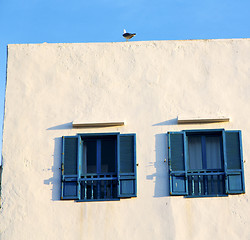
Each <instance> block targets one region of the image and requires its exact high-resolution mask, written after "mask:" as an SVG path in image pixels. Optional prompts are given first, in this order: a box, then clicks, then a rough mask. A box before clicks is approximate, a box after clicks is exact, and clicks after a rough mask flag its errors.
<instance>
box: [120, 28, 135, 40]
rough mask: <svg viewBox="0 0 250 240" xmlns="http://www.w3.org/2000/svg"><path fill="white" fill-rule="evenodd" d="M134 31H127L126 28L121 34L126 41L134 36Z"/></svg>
mask: <svg viewBox="0 0 250 240" xmlns="http://www.w3.org/2000/svg"><path fill="white" fill-rule="evenodd" d="M135 35H136V33H127V32H126V30H125V29H124V30H123V34H122V36H123V37H124V38H126V41H128V40H129V39H130V38H132V37H134V36H135Z"/></svg>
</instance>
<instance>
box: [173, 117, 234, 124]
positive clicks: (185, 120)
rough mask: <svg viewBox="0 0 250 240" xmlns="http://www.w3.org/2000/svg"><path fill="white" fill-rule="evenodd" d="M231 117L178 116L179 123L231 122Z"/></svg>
mask: <svg viewBox="0 0 250 240" xmlns="http://www.w3.org/2000/svg"><path fill="white" fill-rule="evenodd" d="M229 121H230V118H229V117H220V118H180V117H178V124H199V123H200V124H201V123H221V122H229Z"/></svg>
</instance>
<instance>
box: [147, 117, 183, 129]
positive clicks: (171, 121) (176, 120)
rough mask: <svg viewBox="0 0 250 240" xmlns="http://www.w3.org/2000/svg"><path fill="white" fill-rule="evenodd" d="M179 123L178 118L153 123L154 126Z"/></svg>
mask: <svg viewBox="0 0 250 240" xmlns="http://www.w3.org/2000/svg"><path fill="white" fill-rule="evenodd" d="M177 124H178V118H172V119H169V120H167V121H164V122H159V123H156V124H153V125H152V126H153V127H155V126H165V125H177Z"/></svg>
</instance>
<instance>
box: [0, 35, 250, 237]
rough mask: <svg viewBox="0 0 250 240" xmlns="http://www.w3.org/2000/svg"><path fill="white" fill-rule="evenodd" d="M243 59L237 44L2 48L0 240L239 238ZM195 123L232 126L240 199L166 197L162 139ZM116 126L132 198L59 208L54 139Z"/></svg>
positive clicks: (249, 81)
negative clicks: (133, 146)
mask: <svg viewBox="0 0 250 240" xmlns="http://www.w3.org/2000/svg"><path fill="white" fill-rule="evenodd" d="M249 56H250V40H249V39H235V40H198V41H157V42H128V43H127V42H124V43H79V44H46V43H44V44H29V45H9V46H8V67H7V90H6V102H5V118H4V130H3V176H2V208H1V210H0V239H1V240H13V239H15V240H16V239H24V240H26V239H36V240H40V239H41V240H42V239H53V240H54V239H65V240H68V239H94V240H95V239H98V240H99V239H108V240H113V239H114V240H117V239H119V240H126V239H132V240H133V239H143V240H152V239H159V240H161V239H178V240H179V239H180V240H181V239H250V229H249V224H250V204H249V183H250V169H249V157H250V134H249V133H250V123H249V119H250V111H249V110H250V109H249V104H250V64H249V60H250V59H249V58H250V57H249ZM178 115H185V116H189V117H197V116H200V117H218V116H229V117H230V118H231V121H230V122H229V123H221V124H202V125H199V124H198V125H197V124H196V125H177V119H176V118H177V116H178ZM75 120H78V121H82V122H92V121H93V122H105V121H123V120H125V122H126V125H125V126H124V127H112V128H100V129H91V128H90V129H87V130H86V129H72V128H71V122H72V121H75ZM202 128H203V129H209V128H212V129H213V128H225V129H241V130H242V135H243V156H244V161H245V166H244V167H245V182H246V194H244V195H235V196H229V197H223V198H196V199H187V198H184V197H170V196H169V187H168V184H169V182H168V167H167V164H166V163H165V162H164V159H166V158H167V146H166V132H167V131H173V130H183V129H202ZM117 131H118V132H121V133H136V134H137V161H138V163H139V166H138V168H137V170H138V182H137V183H138V197H137V198H133V199H127V200H121V201H117V202H88V203H76V202H74V201H60V200H59V198H60V169H59V168H60V161H61V155H60V152H61V136H63V135H75V134H77V133H83V132H117Z"/></svg>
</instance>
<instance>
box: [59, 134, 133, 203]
mask: <svg viewBox="0 0 250 240" xmlns="http://www.w3.org/2000/svg"><path fill="white" fill-rule="evenodd" d="M62 139H63V147H62V148H63V151H62V181H61V184H62V191H61V199H76V200H79V201H102V200H119V199H120V198H123V197H136V153H135V151H136V141H135V134H119V133H102V134H79V135H77V136H65V137H62Z"/></svg>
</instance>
